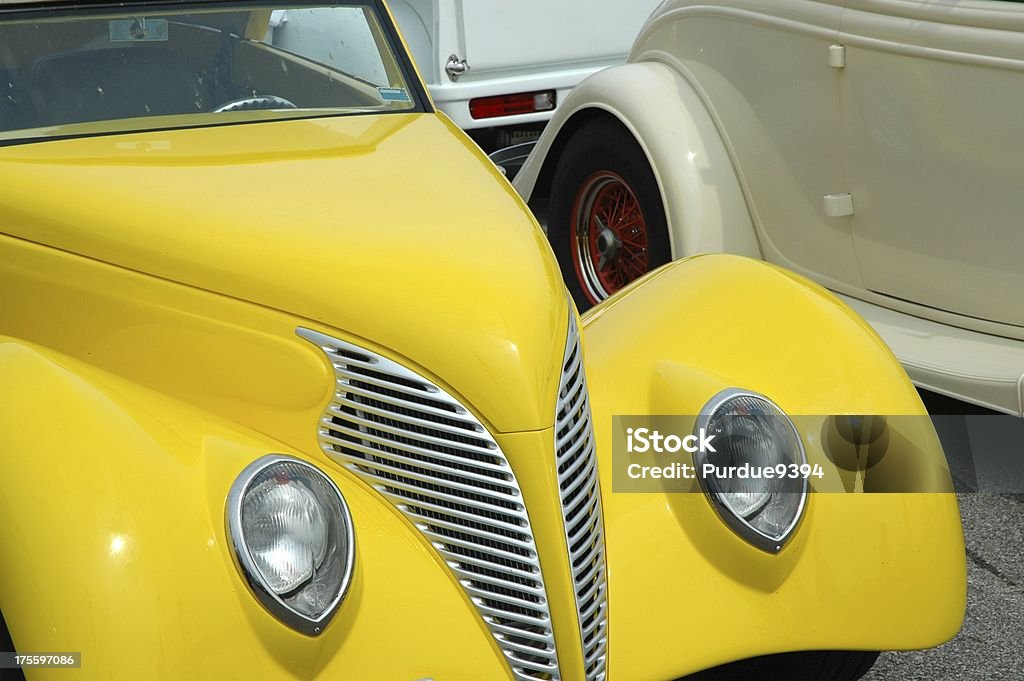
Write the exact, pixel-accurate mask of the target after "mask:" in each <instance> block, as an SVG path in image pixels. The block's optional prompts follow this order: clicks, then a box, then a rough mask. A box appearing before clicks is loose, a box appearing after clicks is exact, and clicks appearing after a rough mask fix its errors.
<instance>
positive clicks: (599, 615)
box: [555, 317, 608, 681]
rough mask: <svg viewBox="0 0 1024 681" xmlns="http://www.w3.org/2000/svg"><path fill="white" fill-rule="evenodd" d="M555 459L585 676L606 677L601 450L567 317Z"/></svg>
mask: <svg viewBox="0 0 1024 681" xmlns="http://www.w3.org/2000/svg"><path fill="white" fill-rule="evenodd" d="M555 461H556V463H557V465H558V488H559V493H560V497H561V502H562V515H563V518H564V521H565V540H566V544H567V545H568V547H569V562H570V565H571V569H572V578H573V587H574V589H575V595H576V611H577V612H578V613H579V625H580V636H581V637H582V639H583V655H584V668H585V671H586V679H587V681H604V678H605V669H606V663H607V648H608V593H607V581H606V576H605V574H606V573H605V560H604V530H603V528H604V523H603V521H602V518H601V498H600V490H599V488H598V481H597V454H596V450H595V445H594V425H593V422H592V420H591V415H590V396H589V393H588V392H587V379H586V376H585V375H584V370H583V355H582V352H581V349H580V337H579V329H578V328H577V326H576V319H575V317H571V318H570V320H569V338H568V340H567V341H566V345H565V358H564V361H563V364H562V380H561V383H560V384H559V387H558V405H557V407H556V414H555Z"/></svg>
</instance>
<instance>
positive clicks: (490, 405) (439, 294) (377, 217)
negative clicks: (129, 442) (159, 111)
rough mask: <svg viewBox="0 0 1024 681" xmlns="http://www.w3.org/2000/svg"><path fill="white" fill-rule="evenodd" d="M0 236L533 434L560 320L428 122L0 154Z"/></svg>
mask: <svg viewBox="0 0 1024 681" xmlns="http://www.w3.org/2000/svg"><path fill="white" fill-rule="evenodd" d="M0 231H3V232H6V233H8V234H11V235H13V236H16V237H20V238H23V239H27V240H30V241H33V242H37V243H41V244H45V245H48V246H52V247H55V248H59V249H62V250H65V251H69V252H72V253H77V254H81V255H84V256H87V257H90V258H93V259H96V260H100V261H104V262H107V263H111V264H115V265H119V266H121V267H126V268H130V269H133V270H137V271H140V272H144V273H147V274H151V275H154V276H157V277H161V278H164V279H167V280H171V281H175V282H180V283H182V284H187V285H189V286H193V287H197V288H201V289H205V290H208V291H213V292H216V293H219V294H223V295H227V296H231V297H234V298H238V299H241V300H245V301H250V302H253V303H257V304H260V305H263V306H267V307H271V308H274V309H278V310H282V311H286V312H289V313H291V314H294V315H298V316H300V317H304V318H306V319H309V320H312V321H314V322H319V323H320V324H323V325H325V326H328V327H333V328H335V329H340V330H342V331H344V332H347V333H349V334H352V335H355V336H358V337H361V338H364V339H367V340H369V341H370V342H372V343H374V344H377V345H378V346H381V347H384V348H387V349H389V350H391V351H393V352H395V353H398V354H399V355H402V356H404V357H406V358H408V359H409V360H411V361H412V362H414V363H416V364H418V365H420V366H421V367H424V368H425V369H426V370H427V371H429V372H431V373H433V374H435V375H436V376H438V378H440V379H441V381H442V382H444V383H447V384H448V385H450V386H451V387H452V388H453V389H454V390H455V391H456V392H458V393H461V394H462V395H463V396H464V397H465V398H466V399H467V400H468V401H469V402H470V403H472V404H473V405H474V406H476V407H477V408H478V409H479V410H480V412H481V413H482V414H483V416H484V418H485V419H487V420H489V421H490V422H491V425H492V426H493V427H494V428H495V429H496V430H498V431H502V432H510V431H520V430H538V429H541V428H545V427H548V426H550V425H552V422H553V417H554V400H555V395H554V393H555V390H556V387H557V385H558V370H559V363H560V361H561V357H562V352H563V350H564V342H565V328H566V326H565V325H566V319H567V314H568V312H567V307H566V302H565V299H564V293H563V287H562V284H561V277H560V275H559V272H558V267H557V264H556V262H555V260H554V258H553V256H552V254H551V252H550V249H549V248H548V246H547V242H546V240H545V238H544V235H543V233H542V232H541V231H540V230H539V229H538V228H537V226H536V224H535V223H534V222H533V220H532V219H531V218H530V217H529V214H528V211H527V210H526V207H525V206H524V205H523V204H522V202H521V201H520V200H519V198H518V197H517V196H516V194H515V193H514V191H513V190H512V189H511V187H510V186H509V185H508V184H507V183H506V182H504V181H503V180H501V179H500V176H499V173H498V172H497V171H496V170H495V169H494V168H493V167H490V166H489V164H488V163H486V161H484V160H483V157H482V154H480V152H479V150H477V149H476V148H475V146H474V145H473V144H472V143H471V142H469V141H468V140H466V139H465V138H464V137H462V136H461V134H460V133H458V131H456V130H455V129H454V128H453V127H452V126H451V124H450V123H448V122H447V121H445V120H444V119H442V118H440V117H438V116H435V115H431V114H390V115H384V116H352V117H344V118H322V119H316V120H292V121H279V122H263V123H255V124H245V125H229V126H221V127H211V128H201V129H189V130H174V131H157V132H145V133H135V134H126V135H110V136H97V137H88V138H82V139H71V140H57V141H52V142H43V143H35V144H27V145H21V146H13V147H7V148H4V149H0Z"/></svg>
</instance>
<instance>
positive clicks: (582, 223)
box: [570, 170, 650, 302]
mask: <svg viewBox="0 0 1024 681" xmlns="http://www.w3.org/2000/svg"><path fill="white" fill-rule="evenodd" d="M573 215H574V217H575V219H574V221H573V222H574V223H575V229H573V232H572V235H571V237H570V238H571V241H572V244H571V246H570V248H571V249H572V258H573V266H574V268H575V270H576V276H577V278H578V279H579V281H580V283H581V284H583V286H584V293H586V294H587V297H588V298H590V299H591V300H593V301H594V302H597V301H599V300H603V299H605V298H607V297H608V296H610V295H612V294H613V293H615V292H616V291H619V290H620V289H622V288H623V287H625V286H626V285H627V284H629V283H630V282H632V281H633V280H634V279H637V278H638V277H642V276H643V275H644V274H646V273H647V272H648V271H649V269H650V263H649V258H648V238H647V220H646V219H645V218H644V212H643V209H642V208H641V207H640V201H639V199H637V197H636V193H635V192H634V191H633V189H632V188H631V187H630V186H629V185H628V184H627V183H626V181H625V180H624V179H622V177H621V176H619V175H618V174H616V173H613V172H611V171H607V170H601V171H598V172H596V173H594V174H592V175H591V176H590V177H588V178H587V179H586V181H585V182H584V183H583V186H582V187H580V190H579V192H578V193H577V194H576V200H575V202H574V204H573Z"/></svg>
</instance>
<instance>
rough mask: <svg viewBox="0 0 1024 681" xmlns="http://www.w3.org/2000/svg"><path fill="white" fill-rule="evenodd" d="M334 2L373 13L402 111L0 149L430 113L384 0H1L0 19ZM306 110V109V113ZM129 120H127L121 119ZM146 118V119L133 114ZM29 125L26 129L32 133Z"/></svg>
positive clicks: (207, 124)
mask: <svg viewBox="0 0 1024 681" xmlns="http://www.w3.org/2000/svg"><path fill="white" fill-rule="evenodd" d="M332 4H338V5H359V6H364V7H367V8H369V9H371V10H373V12H374V13H375V14H376V17H377V20H378V24H379V26H380V30H381V34H382V36H383V38H384V41H385V46H386V47H387V48H388V49H389V50H391V54H392V56H393V57H394V60H395V63H396V64H397V66H398V70H399V73H400V74H401V76H402V78H403V80H404V81H405V84H406V85H407V87H408V90H409V95H410V97H411V99H412V104H413V105H412V106H411V107H409V108H406V109H402V110H400V111H378V110H357V109H356V110H348V111H342V110H338V111H333V110H331V111H327V110H323V109H320V110H312V109H310V110H306V111H303V110H300V111H299V112H297V113H295V114H289V115H287V116H280V117H257V118H254V119H252V120H238V119H236V118H234V117H230V116H225V117H224V120H223V121H221V120H216V121H211V120H202V121H197V122H196V123H195V124H187V125H178V124H175V125H165V126H161V125H154V126H140V127H127V128H124V129H117V130H94V131H83V132H69V133H67V134H62V133H57V134H51V135H42V136H31V135H26V136H24V137H8V138H0V148H3V147H9V146H19V145H22V144H37V143H42V142H55V141H59V140H66V139H80V138H88V137H109V136H115V135H130V134H137V133H147V132H167V131H173V130H197V129H203V128H219V127H223V126H239V125H259V124H262V123H268V122H273V121H300V120H316V119H326V118H349V117H353V116H385V115H386V116H392V115H398V114H424V113H427V114H431V113H434V112H435V109H434V106H433V103H432V101H431V99H430V96H429V94H428V93H427V90H426V87H425V86H424V84H423V81H422V80H421V79H420V76H419V72H418V71H417V70H416V68H415V66H414V65H413V62H412V57H411V56H410V54H409V52H408V50H407V49H406V47H405V44H404V43H403V41H402V40H401V38H400V36H399V34H398V29H397V27H396V25H395V22H394V17H393V16H392V15H391V12H390V11H389V9H388V8H387V6H386V4H385V2H384V0H276V1H275V0H125V1H124V2H110V0H77V1H70V2H69V1H67V0H57V1H52V0H28V1H27V2H25V1H19V0H14V2H11V0H0V23H2V22H5V21H8V20H12V21H13V20H16V21H25V20H33V19H46V20H53V19H54V18H57V17H59V16H62V15H64V16H68V17H69V18H78V17H81V18H87V17H89V16H102V15H105V14H110V13H114V14H121V13H124V14H128V13H130V12H131V10H132V8H145V10H146V11H147V12H159V11H160V10H166V11H170V12H187V11H190V10H195V11H204V10H205V11H210V10H215V9H216V8H218V7H222V8H225V9H230V8H231V7H232V6H236V7H237V6H241V7H244V8H253V9H258V8H261V7H267V8H281V7H282V6H286V7H287V8H288V9H292V8H294V9H303V8H318V7H326V6H330V5H332ZM307 111H308V113H307ZM124 120H129V119H124ZM135 120H145V119H135ZM31 130H32V129H31V128H29V129H26V130H25V131H26V132H31Z"/></svg>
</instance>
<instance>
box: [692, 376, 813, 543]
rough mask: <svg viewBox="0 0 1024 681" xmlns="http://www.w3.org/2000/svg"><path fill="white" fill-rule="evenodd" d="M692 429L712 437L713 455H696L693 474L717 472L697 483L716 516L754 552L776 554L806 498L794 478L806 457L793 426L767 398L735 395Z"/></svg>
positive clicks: (712, 406)
mask: <svg viewBox="0 0 1024 681" xmlns="http://www.w3.org/2000/svg"><path fill="white" fill-rule="evenodd" d="M696 427H697V432H698V433H699V431H700V429H701V428H703V429H704V431H705V432H706V434H707V435H714V436H715V437H714V441H713V446H714V448H715V451H714V452H711V451H699V452H697V453H696V454H694V463H695V464H696V465H697V469H698V472H701V471H703V470H704V465H705V464H713V465H714V466H715V467H716V471H717V473H716V474H713V475H710V476H705V475H699V476H698V477H699V479H700V481H701V485H702V487H703V488H704V491H705V492H706V493H707V495H708V496H709V497H710V498H711V500H712V501H713V502H714V505H715V509H716V510H717V511H718V513H719V515H720V516H721V517H722V519H723V520H725V522H726V523H727V524H728V525H729V526H730V527H732V528H733V529H734V530H735V531H736V532H737V533H739V534H740V535H741V536H742V537H743V538H745V539H746V540H747V541H749V542H750V543H752V544H754V545H755V546H757V547H758V548H761V549H764V550H765V551H772V552H776V551H780V550H781V549H782V546H783V544H784V543H785V542H786V541H787V540H788V539H789V537H790V536H791V534H792V532H793V530H794V529H795V528H796V525H797V523H798V522H799V520H800V516H801V514H802V513H803V508H804V502H805V499H806V496H807V480H806V477H804V476H803V475H802V474H797V475H793V474H794V473H798V472H799V469H800V466H802V465H804V464H806V463H807V457H806V454H805V453H804V447H803V442H802V441H801V439H800V436H799V434H798V433H797V430H796V427H795V426H794V425H793V422H792V420H790V418H789V417H788V416H786V414H785V413H784V412H783V411H782V410H781V409H779V407H778V406H776V405H775V404H774V403H773V402H772V401H771V400H769V399H768V398H767V397H764V396H762V395H757V394H755V393H751V392H746V391H740V390H735V389H734V390H726V391H724V392H722V393H719V394H718V395H716V396H715V397H713V398H712V399H711V401H710V402H708V404H707V406H705V407H704V409H703V410H702V412H701V416H700V418H698V419H697V426H696ZM718 473H721V475H719V474H718ZM779 473H784V474H782V475H780V474H779Z"/></svg>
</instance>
